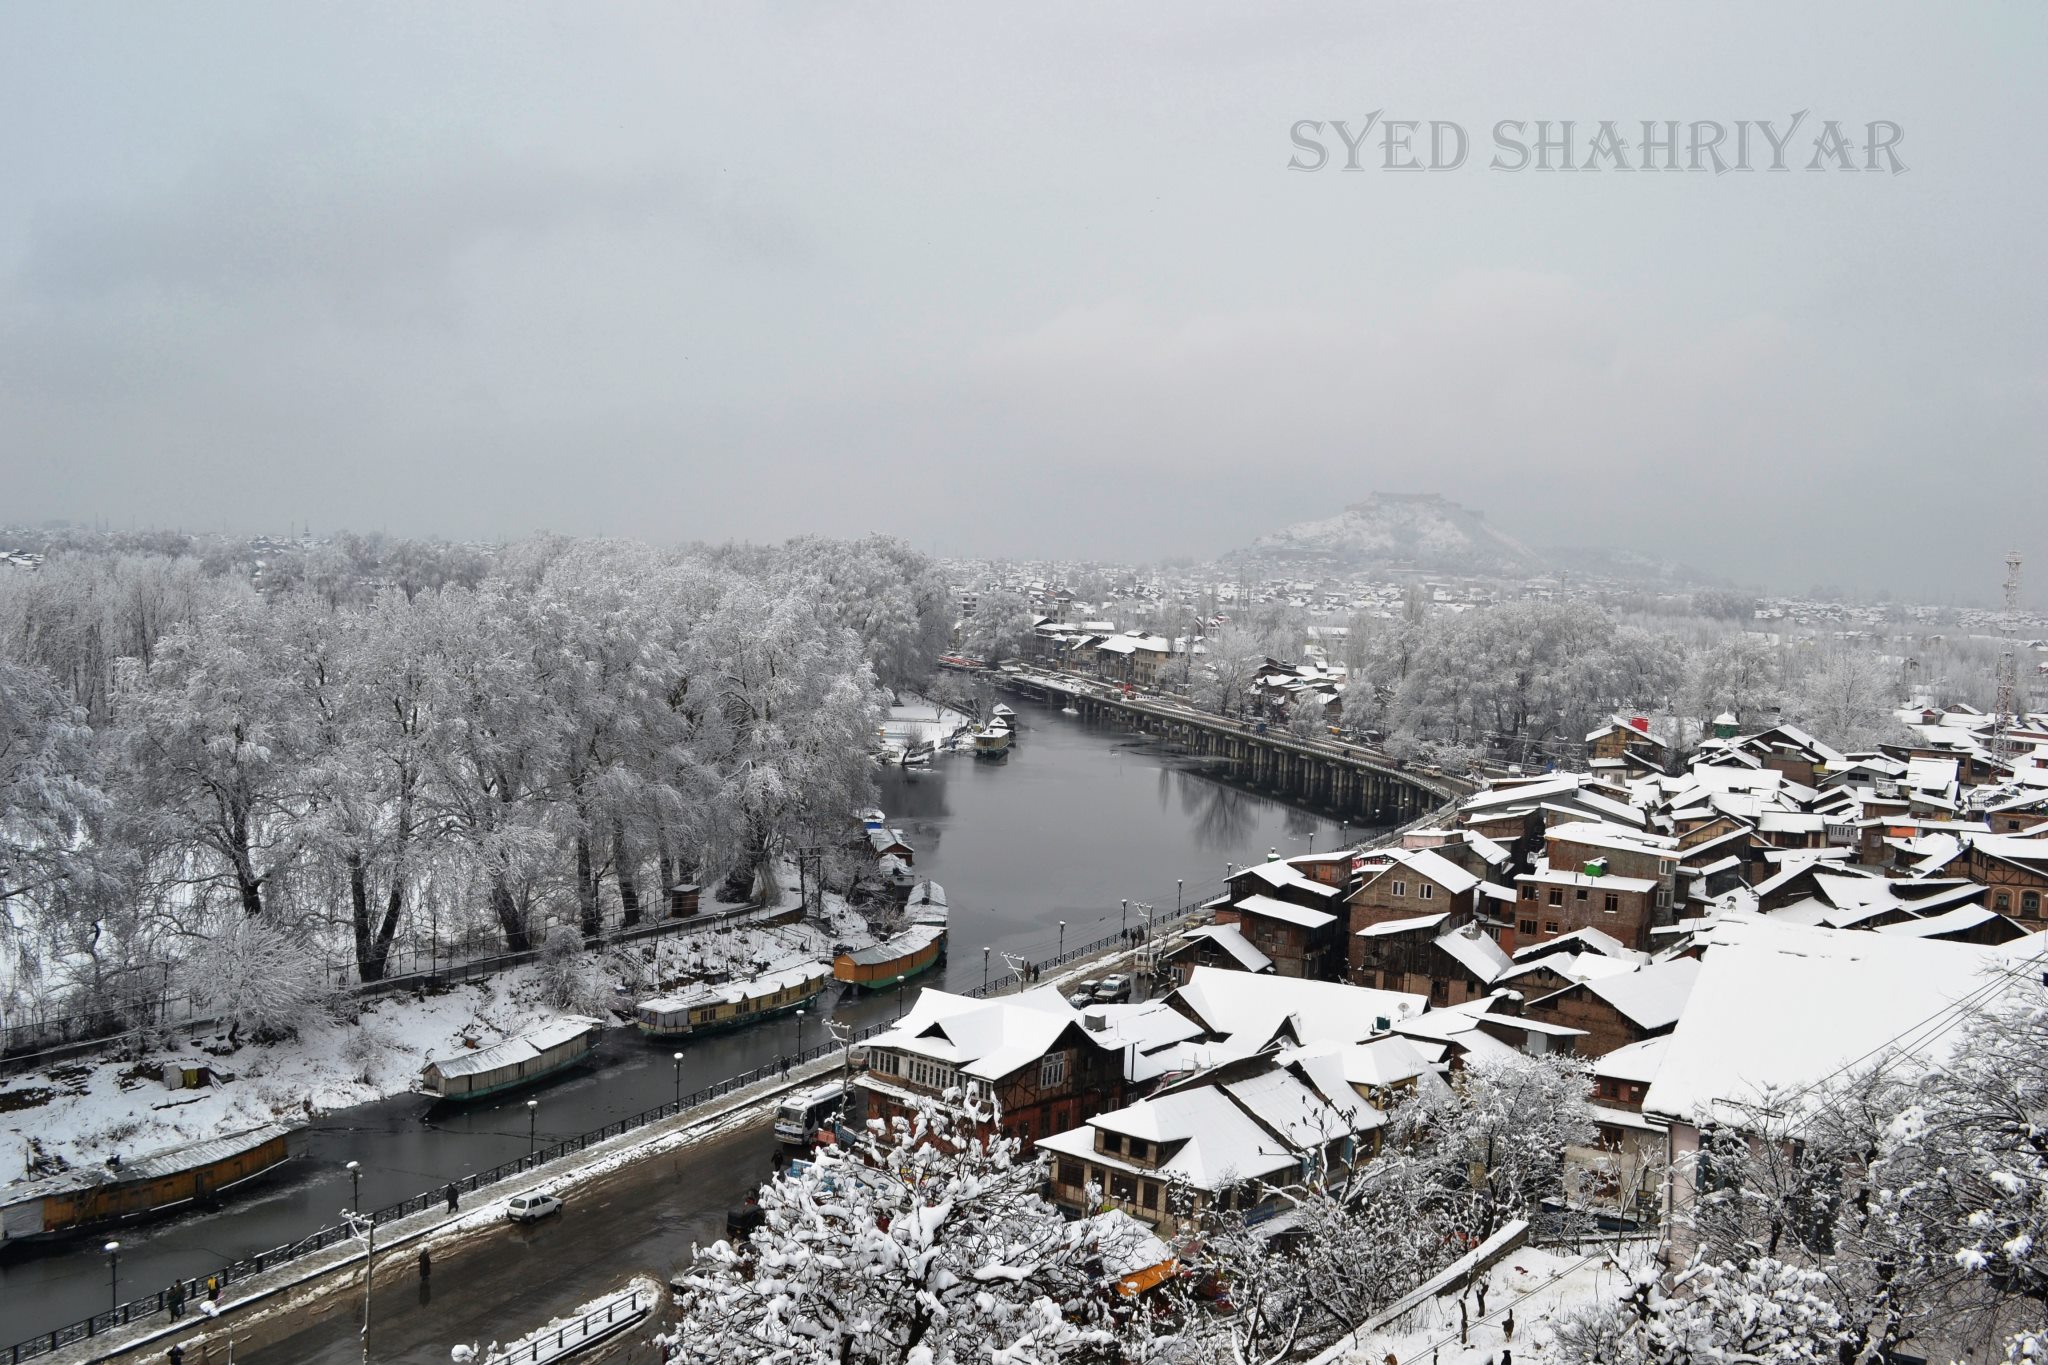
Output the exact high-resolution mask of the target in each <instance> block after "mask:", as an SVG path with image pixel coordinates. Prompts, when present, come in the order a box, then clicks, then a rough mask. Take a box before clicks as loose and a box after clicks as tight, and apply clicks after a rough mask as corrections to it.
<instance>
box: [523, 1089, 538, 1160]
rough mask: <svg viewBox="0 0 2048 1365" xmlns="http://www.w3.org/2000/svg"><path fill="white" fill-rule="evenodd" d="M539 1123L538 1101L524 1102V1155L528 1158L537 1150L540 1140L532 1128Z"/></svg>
mask: <svg viewBox="0 0 2048 1365" xmlns="http://www.w3.org/2000/svg"><path fill="white" fill-rule="evenodd" d="M539 1121H540V1101H539V1100H528V1101H527V1102H526V1154H527V1155H528V1156H532V1155H533V1154H534V1152H535V1151H537V1150H538V1149H539V1142H540V1139H539V1138H538V1137H537V1136H536V1129H535V1128H534V1125H535V1124H536V1123H538V1122H539Z"/></svg>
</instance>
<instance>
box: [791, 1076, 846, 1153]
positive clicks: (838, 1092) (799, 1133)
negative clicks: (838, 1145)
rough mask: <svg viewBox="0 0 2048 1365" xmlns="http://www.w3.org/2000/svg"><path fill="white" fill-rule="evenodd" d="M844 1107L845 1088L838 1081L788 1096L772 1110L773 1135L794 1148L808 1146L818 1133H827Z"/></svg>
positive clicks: (814, 1140) (816, 1137)
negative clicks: (773, 1121)
mask: <svg viewBox="0 0 2048 1365" xmlns="http://www.w3.org/2000/svg"><path fill="white" fill-rule="evenodd" d="M845 1105H846V1087H845V1086H844V1085H843V1084H841V1083H840V1082H838V1081H834V1082H832V1083H831V1084H830V1085H821V1086H819V1087H817V1088H816V1089H814V1090H806V1091H804V1092H802V1093H801V1094H796V1095H791V1096H790V1097H789V1098H788V1099H786V1100H784V1101H783V1102H782V1103H781V1104H780V1105H778V1106H776V1110H775V1136H776V1138H777V1139H778V1140H779V1141H782V1142H786V1143H789V1144H790V1145H791V1146H794V1147H808V1146H810V1145H811V1144H812V1143H814V1142H816V1141H817V1140H818V1135H819V1133H821V1132H830V1131H831V1130H832V1126H833V1122H834V1121H835V1120H836V1119H837V1118H838V1117H839V1111H840V1110H841V1109H842V1108H844V1107H845Z"/></svg>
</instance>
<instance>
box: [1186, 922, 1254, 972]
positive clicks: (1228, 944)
mask: <svg viewBox="0 0 2048 1365" xmlns="http://www.w3.org/2000/svg"><path fill="white" fill-rule="evenodd" d="M1185 937H1186V938H1187V939H1188V940H1189V941H1190V942H1193V941H1196V940H1200V939H1207V940H1208V941H1209V942H1211V943H1214V944H1215V945H1216V946H1217V947H1218V948H1221V949H1222V950H1223V951H1224V952H1226V953H1229V954H1230V956H1231V958H1232V959H1233V960H1234V961H1235V962H1236V963H1237V965H1238V966H1240V967H1242V968H1244V969H1245V970H1246V971H1248V972H1267V971H1271V970H1272V969H1273V959H1272V958H1270V957H1267V956H1266V955H1265V954H1264V953H1262V952H1260V951H1259V950H1258V949H1257V948H1254V947H1253V946H1252V943H1251V940H1250V939H1248V938H1246V937H1245V936H1244V934H1243V932H1242V931H1240V930H1239V929H1238V927H1237V926H1236V925H1235V924H1205V925H1202V926H1201V927H1200V928H1197V929H1190V930H1188V931H1187V934H1186V935H1185Z"/></svg>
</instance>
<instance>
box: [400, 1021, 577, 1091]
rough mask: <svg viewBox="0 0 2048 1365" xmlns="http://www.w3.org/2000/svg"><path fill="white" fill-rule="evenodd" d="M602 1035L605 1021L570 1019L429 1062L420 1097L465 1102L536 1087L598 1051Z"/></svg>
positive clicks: (421, 1073) (423, 1072)
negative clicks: (521, 1088) (507, 1091)
mask: <svg viewBox="0 0 2048 1365" xmlns="http://www.w3.org/2000/svg"><path fill="white" fill-rule="evenodd" d="M603 1033H604V1022H603V1021H602V1020H599V1019H586V1018H584V1017H583V1016H581V1015H575V1014H571V1015H566V1016H564V1017H563V1018H560V1019H557V1020H554V1021H553V1022H552V1023H547V1024H542V1025H541V1026H540V1027H539V1028H535V1029H528V1030H527V1031H526V1032H525V1033H521V1034H518V1035H516V1036H514V1037H511V1038H507V1039H506V1040H505V1041H504V1042H502V1043H493V1044H492V1045H491V1046H489V1047H480V1048H475V1049H473V1050H471V1051H468V1052H459V1053H457V1054H456V1055H455V1056H453V1057H439V1058H436V1059H435V1060H433V1061H431V1062H428V1063H427V1064H426V1066H425V1067H424V1068H422V1069H421V1071H420V1084H419V1093H420V1094H422V1095H430V1096H432V1097H433V1098H434V1099H437V1100H455V1101H458V1102H466V1101H469V1100H480V1099H482V1098H483V1097H484V1096H486V1095H496V1094H498V1093H500V1092H501V1091H506V1090H516V1089H518V1088H519V1087H520V1086H522V1085H532V1084H533V1083H534V1082H535V1081H538V1080H542V1079H544V1078H545V1077H548V1076H552V1075H554V1074H555V1073H556V1072H557V1071H561V1070H564V1069H565V1068H567V1067H572V1066H574V1065H576V1063H578V1062H580V1061H582V1060H583V1059H584V1058H586V1057H588V1056H589V1055H590V1054H591V1053H592V1052H595V1051H596V1050H597V1040H598V1038H599V1037H600V1036H602V1034H603Z"/></svg>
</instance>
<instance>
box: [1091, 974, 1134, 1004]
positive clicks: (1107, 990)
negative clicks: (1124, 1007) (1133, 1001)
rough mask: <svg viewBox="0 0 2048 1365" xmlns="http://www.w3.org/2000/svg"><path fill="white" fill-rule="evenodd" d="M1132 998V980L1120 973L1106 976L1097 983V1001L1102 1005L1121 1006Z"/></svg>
mask: <svg viewBox="0 0 2048 1365" xmlns="http://www.w3.org/2000/svg"><path fill="white" fill-rule="evenodd" d="M1130 998H1131V979H1130V978H1129V977H1128V976H1125V975H1123V974H1122V973H1121V972H1119V973H1118V974H1117V975H1115V976H1105V977H1103V978H1102V980H1100V981H1098V982H1096V983H1095V999H1096V1001H1097V1002H1098V1003H1100V1004H1105V1005H1121V1004H1123V1003H1124V1002H1125V1001H1126V1000H1129V999H1130Z"/></svg>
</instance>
